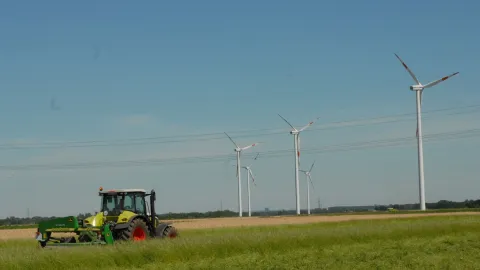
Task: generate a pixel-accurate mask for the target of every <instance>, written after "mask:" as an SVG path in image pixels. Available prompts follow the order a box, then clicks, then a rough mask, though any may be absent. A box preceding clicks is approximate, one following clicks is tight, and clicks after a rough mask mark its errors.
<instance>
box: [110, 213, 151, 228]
mask: <svg viewBox="0 0 480 270" xmlns="http://www.w3.org/2000/svg"><path fill="white" fill-rule="evenodd" d="M137 218H139V219H142V220H143V221H145V222H146V223H147V224H148V220H147V218H146V217H145V216H142V215H134V216H132V217H131V218H130V219H128V221H127V222H125V223H120V224H118V223H117V224H116V225H115V228H114V230H123V229H126V228H128V226H130V223H132V221H133V220H134V219H137Z"/></svg>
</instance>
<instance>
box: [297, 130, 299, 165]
mask: <svg viewBox="0 0 480 270" xmlns="http://www.w3.org/2000/svg"><path fill="white" fill-rule="evenodd" d="M297 149H298V150H297V155H298V167H300V135H299V134H297Z"/></svg>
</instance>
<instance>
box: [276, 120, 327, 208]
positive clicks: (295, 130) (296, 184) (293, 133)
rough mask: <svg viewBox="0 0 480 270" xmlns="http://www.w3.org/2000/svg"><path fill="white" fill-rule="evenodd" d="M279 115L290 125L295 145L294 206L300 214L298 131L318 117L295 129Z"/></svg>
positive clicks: (311, 123)
mask: <svg viewBox="0 0 480 270" xmlns="http://www.w3.org/2000/svg"><path fill="white" fill-rule="evenodd" d="M278 116H280V118H282V119H283V121H285V122H286V123H287V124H288V125H289V126H290V127H292V130H291V131H290V134H292V135H293V143H294V147H295V197H296V208H297V215H300V194H299V193H300V191H299V189H300V187H299V185H300V184H299V180H298V166H299V164H300V163H299V159H300V150H299V149H300V139H299V135H300V132H302V131H304V130H305V129H306V128H308V127H310V126H311V125H313V123H315V121H317V120H318V118H320V117H317V118H316V119H315V120H314V121H311V122H310V123H308V124H307V125H306V126H304V127H302V128H301V129H296V128H295V127H294V126H292V124H290V123H289V122H288V121H287V119H285V118H283V117H282V116H281V115H280V114H279V115H278Z"/></svg>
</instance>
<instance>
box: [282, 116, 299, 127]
mask: <svg viewBox="0 0 480 270" xmlns="http://www.w3.org/2000/svg"><path fill="white" fill-rule="evenodd" d="M278 116H280V117H281V118H282V119H283V121H285V122H286V123H287V124H288V125H289V126H291V127H292V128H293V130H295V131H298V130H297V129H296V128H295V127H294V126H292V124H290V123H289V122H288V121H287V119H285V118H283V116H281V115H280V114H278Z"/></svg>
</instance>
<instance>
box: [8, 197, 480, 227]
mask: <svg viewBox="0 0 480 270" xmlns="http://www.w3.org/2000/svg"><path fill="white" fill-rule="evenodd" d="M426 205H427V209H435V210H440V209H464V208H480V199H479V200H465V201H463V202H455V201H448V200H440V201H438V202H436V203H427V204H426ZM390 208H393V209H397V210H417V209H419V208H420V205H419V204H418V203H416V204H415V203H414V204H389V205H372V206H335V207H329V208H314V209H311V211H310V212H311V213H312V214H322V213H342V212H366V211H388V210H389V209H390ZM306 212H307V211H306V210H302V211H301V213H306ZM247 214H248V213H247V212H244V213H243V216H247ZM92 215H93V213H80V214H78V215H77V218H79V219H84V218H86V217H89V216H92ZM284 215H295V210H268V209H266V210H265V211H253V212H252V216H284ZM157 216H158V218H159V219H161V220H170V219H198V218H221V217H236V216H238V213H237V212H233V211H230V210H221V211H220V210H218V211H208V212H186V213H164V214H158V215H157ZM52 218H55V216H51V217H40V216H34V217H27V218H20V217H15V216H10V217H7V218H5V219H0V226H12V225H13V226H14V225H30V224H38V222H40V221H43V220H48V219H52Z"/></svg>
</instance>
